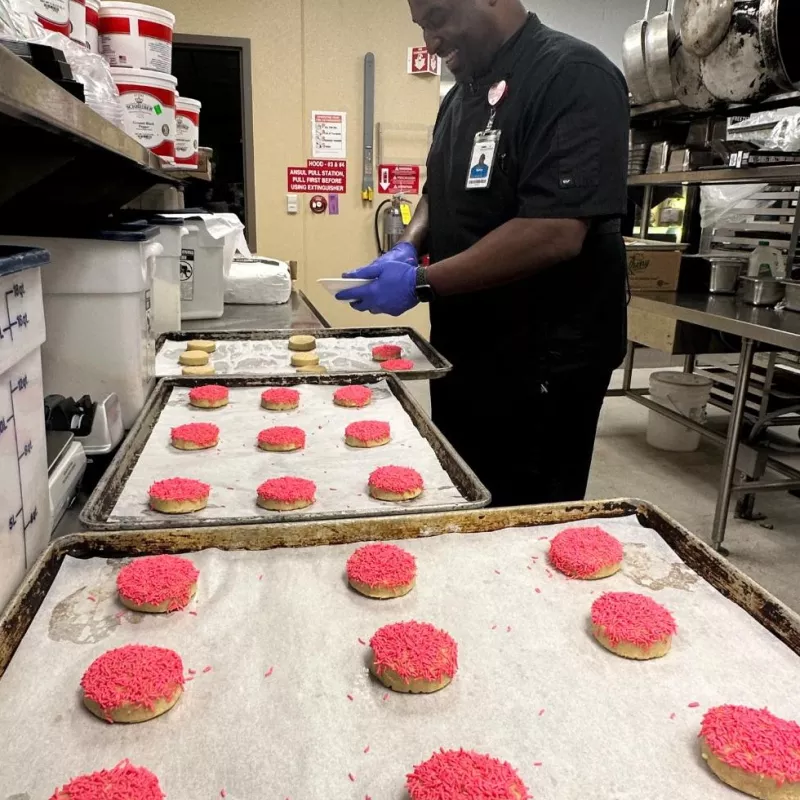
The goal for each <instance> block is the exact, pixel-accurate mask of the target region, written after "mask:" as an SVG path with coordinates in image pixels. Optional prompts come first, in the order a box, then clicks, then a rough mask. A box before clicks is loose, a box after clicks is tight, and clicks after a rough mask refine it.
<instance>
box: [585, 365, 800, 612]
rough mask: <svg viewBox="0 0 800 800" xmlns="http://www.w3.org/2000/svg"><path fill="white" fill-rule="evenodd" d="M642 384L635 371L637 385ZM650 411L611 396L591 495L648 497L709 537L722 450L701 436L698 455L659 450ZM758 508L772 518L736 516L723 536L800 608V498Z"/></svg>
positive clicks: (766, 582)
mask: <svg viewBox="0 0 800 800" xmlns="http://www.w3.org/2000/svg"><path fill="white" fill-rule="evenodd" d="M636 373H639V370H638V369H637V370H636ZM641 383H642V377H641V376H639V375H637V379H635V380H634V386H638V385H640V384H641ZM647 415H648V412H647V409H645V408H643V407H642V406H639V405H637V404H635V403H633V402H632V401H630V400H627V399H625V398H608V399H607V400H606V403H605V406H604V408H603V414H602V417H601V421H600V428H599V431H598V437H597V443H596V446H595V456H594V463H593V466H592V474H591V478H590V482H589V493H588V496H589V497H590V498H594V499H601V498H602V499H605V498H612V497H638V498H641V499H642V500H647V501H649V502H651V503H652V504H654V505H656V506H659V507H660V508H661V509H662V510H664V511H665V512H667V513H668V514H670V516H672V517H673V518H674V519H676V520H677V521H678V522H680V523H681V524H682V525H684V526H685V527H687V528H688V529H689V530H690V531H692V533H695V534H696V535H697V536H699V537H701V538H702V539H704V540H705V541H710V537H711V525H712V522H713V519H714V508H715V504H716V497H717V486H718V482H719V477H720V472H721V469H722V449H721V448H719V447H716V446H715V445H713V444H711V443H709V442H708V441H707V440H703V441H702V442H701V444H700V449H699V450H698V451H697V452H696V453H665V452H661V451H658V450H654V449H653V448H651V447H650V446H649V445H648V444H647V442H646V441H645V432H646V429H647ZM724 419H725V417H722V418H721V421H722V422H723V425H724ZM756 509H757V510H758V511H760V512H761V513H763V514H766V515H767V519H766V520H764V521H763V522H760V523H759V522H748V521H745V520H738V519H734V518H733V514H731V517H730V520H729V523H728V530H727V534H726V539H725V545H726V547H727V548H728V549H729V550H730V556H729V558H730V560H731V561H732V562H733V563H734V564H735V565H736V566H737V567H739V568H740V569H742V570H743V571H744V572H745V573H747V574H748V575H749V576H750V577H752V578H753V579H754V580H755V581H757V582H758V583H760V584H761V585H762V586H763V587H764V588H766V589H768V590H769V591H770V592H772V593H773V594H775V595H776V596H777V597H779V598H780V599H781V600H783V602H785V603H786V604H787V605H789V606H790V607H792V608H793V609H795V610H796V611H799V612H800V499H798V498H795V497H792V496H791V495H789V494H788V493H785V492H782V493H768V494H761V495H759V496H758V497H757V500H756ZM764 525H771V526H773V529H772V530H768V529H766V528H764V527H763V526H764Z"/></svg>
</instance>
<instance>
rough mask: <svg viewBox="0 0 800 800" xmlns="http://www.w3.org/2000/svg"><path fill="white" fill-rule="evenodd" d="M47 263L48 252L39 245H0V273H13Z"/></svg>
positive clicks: (48, 259) (48, 260) (48, 258)
mask: <svg viewBox="0 0 800 800" xmlns="http://www.w3.org/2000/svg"><path fill="white" fill-rule="evenodd" d="M49 263H50V253H48V252H47V250H43V249H42V248H41V247H16V246H11V245H0V275H13V274H14V273H15V272H22V270H24V269H31V268H32V267H41V266H42V264H49Z"/></svg>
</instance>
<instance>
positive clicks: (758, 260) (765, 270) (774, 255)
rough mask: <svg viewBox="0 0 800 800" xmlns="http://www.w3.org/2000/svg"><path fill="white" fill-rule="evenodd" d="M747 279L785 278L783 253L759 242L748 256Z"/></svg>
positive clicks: (765, 243) (767, 243) (766, 243)
mask: <svg viewBox="0 0 800 800" xmlns="http://www.w3.org/2000/svg"><path fill="white" fill-rule="evenodd" d="M747 277H748V278H785V277H786V260H785V259H784V257H783V253H781V251H780V250H778V248H777V247H770V245H769V242H759V243H758V247H756V249H755V250H753V252H752V253H751V254H750V265H749V266H748V268H747Z"/></svg>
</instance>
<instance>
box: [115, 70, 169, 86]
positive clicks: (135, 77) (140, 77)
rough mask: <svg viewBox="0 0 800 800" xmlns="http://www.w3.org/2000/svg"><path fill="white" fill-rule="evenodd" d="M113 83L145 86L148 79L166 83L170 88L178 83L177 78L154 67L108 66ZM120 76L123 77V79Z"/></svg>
mask: <svg viewBox="0 0 800 800" xmlns="http://www.w3.org/2000/svg"><path fill="white" fill-rule="evenodd" d="M109 69H110V70H111V77H112V78H113V79H114V83H138V82H140V81H141V83H142V86H147V85H148V81H152V82H153V83H159V82H162V83H168V84H169V85H170V87H171V88H173V89H174V88H175V87H176V86H177V85H178V79H177V78H176V77H175V76H174V75H169V74H167V73H166V72H156V70H154V69H139V68H138V67H109ZM122 78H125V80H124V81H123V80H122Z"/></svg>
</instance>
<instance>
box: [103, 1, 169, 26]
mask: <svg viewBox="0 0 800 800" xmlns="http://www.w3.org/2000/svg"><path fill="white" fill-rule="evenodd" d="M119 11H127V12H128V13H129V14H144V13H147V14H154V15H155V16H158V17H163V18H164V19H168V20H170V24H171V25H175V15H174V14H173V13H172V12H170V11H167V10H166V9H165V8H157V7H156V6H148V5H145V4H144V3H125V2H122V0H103V2H102V3H101V4H100V16H101V17H111V16H113V15H114V12H119Z"/></svg>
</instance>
